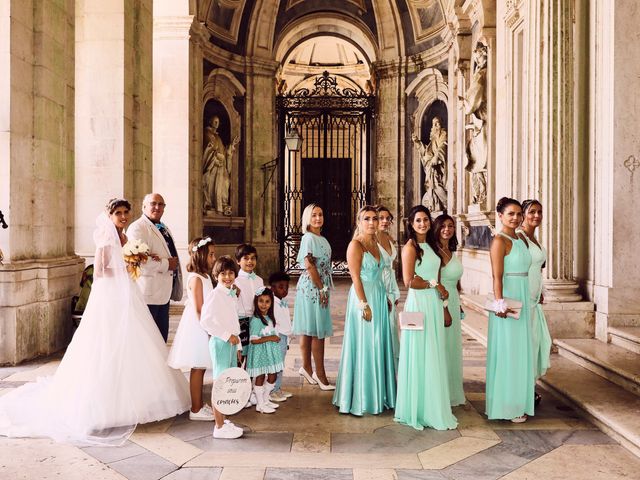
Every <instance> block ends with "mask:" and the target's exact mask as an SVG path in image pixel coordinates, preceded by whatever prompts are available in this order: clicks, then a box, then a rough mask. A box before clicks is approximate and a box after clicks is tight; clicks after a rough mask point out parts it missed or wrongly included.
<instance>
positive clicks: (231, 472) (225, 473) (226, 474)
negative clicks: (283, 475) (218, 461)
mask: <svg viewBox="0 0 640 480" xmlns="http://www.w3.org/2000/svg"><path fill="white" fill-rule="evenodd" d="M264 474H265V469H264V468H250V467H224V469H223V470H222V474H221V475H220V478H219V479H218V480H263V479H264Z"/></svg>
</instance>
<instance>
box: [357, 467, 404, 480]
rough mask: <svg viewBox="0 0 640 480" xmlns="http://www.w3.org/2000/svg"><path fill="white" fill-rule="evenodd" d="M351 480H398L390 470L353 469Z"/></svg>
mask: <svg viewBox="0 0 640 480" xmlns="http://www.w3.org/2000/svg"><path fill="white" fill-rule="evenodd" d="M353 480H398V475H397V474H396V471H395V470H394V469H392V468H380V469H377V470H373V469H371V468H354V469H353Z"/></svg>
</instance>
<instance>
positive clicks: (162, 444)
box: [130, 433, 202, 466]
mask: <svg viewBox="0 0 640 480" xmlns="http://www.w3.org/2000/svg"><path fill="white" fill-rule="evenodd" d="M130 440H131V441H132V442H134V443H137V444H138V445H140V446H141V447H144V448H146V449H147V450H149V451H150V452H153V453H155V454H156V455H159V456H160V457H162V458H164V459H165V460H168V461H170V462H171V463H173V464H174V465H177V466H181V465H184V464H185V463H187V462H188V461H189V460H191V459H192V458H194V457H196V456H198V455H200V454H201V453H202V450H200V449H199V448H197V447H194V446H193V445H191V444H189V443H186V442H184V441H182V440H180V439H179V438H176V437H173V436H171V435H169V434H166V433H134V434H133V435H131V438H130Z"/></svg>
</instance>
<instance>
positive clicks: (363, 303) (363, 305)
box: [358, 300, 369, 312]
mask: <svg viewBox="0 0 640 480" xmlns="http://www.w3.org/2000/svg"><path fill="white" fill-rule="evenodd" d="M368 307H369V304H368V303H367V301H366V300H360V302H359V303H358V310H360V311H362V312H364V311H365V309H367V308H368Z"/></svg>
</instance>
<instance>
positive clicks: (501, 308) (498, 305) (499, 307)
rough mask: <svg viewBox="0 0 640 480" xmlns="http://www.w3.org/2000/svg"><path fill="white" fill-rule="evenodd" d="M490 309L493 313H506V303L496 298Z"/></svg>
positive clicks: (502, 299)
mask: <svg viewBox="0 0 640 480" xmlns="http://www.w3.org/2000/svg"><path fill="white" fill-rule="evenodd" d="M492 309H493V311H494V312H495V313H506V312H507V302H506V301H505V300H504V298H496V299H495V300H494V302H493V305H492Z"/></svg>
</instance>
